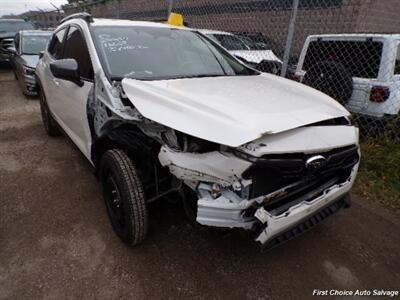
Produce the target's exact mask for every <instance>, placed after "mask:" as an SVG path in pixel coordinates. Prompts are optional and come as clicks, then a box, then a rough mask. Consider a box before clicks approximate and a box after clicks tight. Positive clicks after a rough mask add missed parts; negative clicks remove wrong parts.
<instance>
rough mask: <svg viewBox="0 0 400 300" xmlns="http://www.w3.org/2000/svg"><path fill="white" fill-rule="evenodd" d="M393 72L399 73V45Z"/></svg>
mask: <svg viewBox="0 0 400 300" xmlns="http://www.w3.org/2000/svg"><path fill="white" fill-rule="evenodd" d="M394 74H400V45H399V46H397V56H396V63H395V65H394Z"/></svg>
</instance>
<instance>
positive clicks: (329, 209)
mask: <svg viewBox="0 0 400 300" xmlns="http://www.w3.org/2000/svg"><path fill="white" fill-rule="evenodd" d="M350 204H351V200H350V196H345V197H343V198H341V199H340V200H338V201H335V202H334V203H332V204H329V205H328V206H326V207H324V208H323V209H321V210H319V211H318V212H317V213H315V214H313V215H312V216H310V217H308V218H306V219H305V220H303V221H302V222H300V223H298V224H297V225H295V226H293V227H291V228H290V229H288V230H286V231H283V232H281V233H279V234H278V235H276V236H274V237H272V238H269V239H268V242H266V243H265V244H264V245H263V246H264V248H267V249H271V248H274V247H276V246H278V245H281V244H283V243H286V242H287V241H289V240H291V239H294V238H296V237H298V236H299V235H301V234H303V233H305V232H307V231H308V230H310V229H312V228H314V227H315V226H316V225H318V224H320V223H321V222H323V221H324V220H325V219H326V218H328V217H330V216H331V215H333V214H335V213H336V212H337V211H339V210H340V209H342V208H346V207H349V206H350ZM259 238H260V236H259Z"/></svg>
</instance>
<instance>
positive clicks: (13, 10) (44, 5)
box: [0, 0, 68, 16]
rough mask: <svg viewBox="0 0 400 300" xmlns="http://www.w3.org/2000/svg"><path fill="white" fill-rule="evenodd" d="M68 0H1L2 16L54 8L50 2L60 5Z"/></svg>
mask: <svg viewBox="0 0 400 300" xmlns="http://www.w3.org/2000/svg"><path fill="white" fill-rule="evenodd" d="M67 2H68V1H67V0H0V16H2V15H8V14H20V13H23V12H25V11H28V10H37V9H38V8H40V9H48V8H54V7H53V6H52V5H51V4H50V3H53V4H54V5H55V6H57V7H60V5H62V4H65V3H67Z"/></svg>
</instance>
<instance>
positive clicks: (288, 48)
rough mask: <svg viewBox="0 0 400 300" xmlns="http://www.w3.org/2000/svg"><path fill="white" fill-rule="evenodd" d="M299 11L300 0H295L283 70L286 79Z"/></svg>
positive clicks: (282, 73) (282, 74)
mask: <svg viewBox="0 0 400 300" xmlns="http://www.w3.org/2000/svg"><path fill="white" fill-rule="evenodd" d="M298 9H299V0H293V12H292V16H291V17H290V22H289V28H288V35H287V39H286V46H285V54H284V55H283V65H282V70H281V76H282V77H284V76H285V75H286V72H287V67H288V63H289V58H290V50H291V48H292V43H293V34H294V26H295V24H296V17H297V11H298Z"/></svg>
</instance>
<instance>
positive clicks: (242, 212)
mask: <svg viewBox="0 0 400 300" xmlns="http://www.w3.org/2000/svg"><path fill="white" fill-rule="evenodd" d="M357 169H358V164H357V165H356V166H354V168H353V170H352V174H351V176H350V177H349V179H348V180H347V181H346V182H343V183H341V184H336V185H333V186H330V187H328V188H326V189H325V190H323V191H322V193H320V195H319V196H316V197H314V198H311V199H310V198H307V196H306V197H304V200H301V199H300V201H297V203H295V204H294V205H292V206H290V207H289V208H288V209H286V210H285V211H283V212H282V211H280V212H279V213H276V211H274V210H271V211H267V210H266V209H265V208H264V204H265V202H264V201H265V199H266V198H267V196H261V197H257V198H255V199H249V200H246V199H242V198H240V197H239V196H238V195H237V194H236V193H234V192H233V191H230V190H223V191H222V193H221V195H220V197H218V198H216V199H214V198H213V197H212V194H211V186H210V185H208V184H200V185H199V186H198V189H197V190H198V193H199V195H200V198H199V200H198V211H197V222H199V223H200V224H202V225H208V226H217V227H230V228H234V227H236V228H243V229H247V230H254V231H255V232H256V238H255V240H256V241H258V242H260V243H261V244H269V243H270V242H274V243H277V242H281V241H283V240H287V239H289V238H291V237H294V236H296V235H298V234H299V233H301V232H302V231H305V230H306V229H308V228H310V227H312V226H313V225H316V224H317V223H319V222H320V221H321V220H322V219H324V218H325V217H326V216H328V215H330V214H332V213H333V212H335V211H337V210H338V209H339V208H341V207H343V206H347V205H348V203H347V201H345V200H344V199H345V198H346V196H347V194H348V193H349V191H350V189H351V187H352V185H353V182H354V178H355V176H354V175H355V174H356V173H357ZM325 210H326V211H325ZM249 212H251V213H249ZM303 223H304V224H305V225H304V224H303ZM296 226H300V227H298V228H296Z"/></svg>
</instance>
